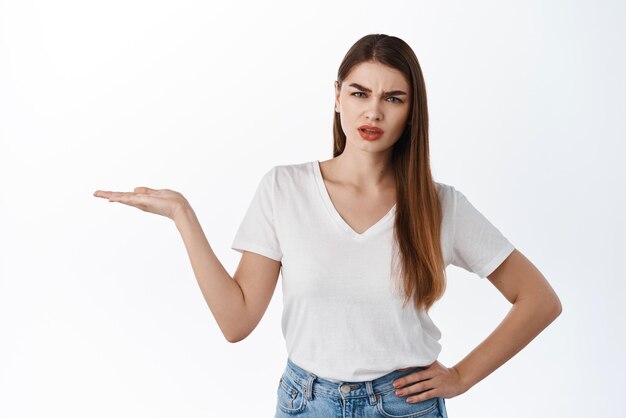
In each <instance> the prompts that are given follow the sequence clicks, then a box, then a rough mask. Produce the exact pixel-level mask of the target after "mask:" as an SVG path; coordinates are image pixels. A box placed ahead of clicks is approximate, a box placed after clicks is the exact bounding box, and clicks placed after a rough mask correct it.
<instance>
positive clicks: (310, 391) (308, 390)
mask: <svg viewBox="0 0 626 418" xmlns="http://www.w3.org/2000/svg"><path fill="white" fill-rule="evenodd" d="M316 378H317V376H316V375H314V374H313V373H309V377H308V378H307V381H306V388H305V389H304V393H305V395H306V398H307V399H308V400H309V401H310V400H312V399H313V381H314V380H315V379H316Z"/></svg>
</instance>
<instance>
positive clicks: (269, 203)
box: [231, 167, 283, 261]
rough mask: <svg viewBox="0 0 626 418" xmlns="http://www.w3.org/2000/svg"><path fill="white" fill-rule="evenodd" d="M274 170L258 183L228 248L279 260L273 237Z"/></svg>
mask: <svg viewBox="0 0 626 418" xmlns="http://www.w3.org/2000/svg"><path fill="white" fill-rule="evenodd" d="M275 182H276V167H272V169H270V170H269V171H268V172H266V173H265V174H264V175H263V177H262V178H261V181H260V182H259V184H258V186H257V189H256V192H255V193H254V196H253V197H252V202H251V203H250V205H249V207H248V210H247V211H246V214H245V215H244V218H243V221H242V222H241V224H240V225H239V228H238V229H237V232H236V234H235V238H234V240H233V242H232V245H231V248H232V249H233V250H235V251H238V252H240V253H242V254H243V251H244V250H246V251H250V252H254V253H257V254H261V255H264V256H265V257H269V258H271V259H273V260H276V261H281V259H282V256H283V254H282V251H281V249H280V245H279V242H278V236H277V234H276V227H275V218H274V200H275V199H274V198H275V195H274V191H275V190H276V188H275Z"/></svg>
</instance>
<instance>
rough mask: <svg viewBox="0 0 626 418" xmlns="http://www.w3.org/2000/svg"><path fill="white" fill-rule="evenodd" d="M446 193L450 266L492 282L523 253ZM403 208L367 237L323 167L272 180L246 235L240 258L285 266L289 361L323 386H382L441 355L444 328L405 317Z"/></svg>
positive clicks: (284, 171)
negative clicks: (400, 244)
mask: <svg viewBox="0 0 626 418" xmlns="http://www.w3.org/2000/svg"><path fill="white" fill-rule="evenodd" d="M436 185H437V193H438V195H439V198H440V201H441V202H442V211H443V220H442V233H441V245H442V250H443V256H444V260H445V266H446V267H447V266H448V265H449V264H453V265H456V266H459V267H461V268H463V269H465V270H467V271H470V272H474V273H476V274H477V275H478V276H479V277H481V278H484V277H486V276H488V275H489V274H491V272H493V271H494V270H495V269H496V267H498V266H499V265H500V264H501V263H502V262H503V261H504V260H505V259H506V257H507V256H508V255H509V254H510V253H511V252H512V251H513V250H514V249H515V247H514V246H513V244H511V242H509V240H508V239H507V238H505V237H504V236H503V235H502V233H501V232H500V231H499V230H498V229H497V228H496V227H495V226H494V225H492V224H491V223H490V222H489V221H488V220H487V219H486V218H485V217H484V216H483V215H482V214H481V213H480V212H479V211H478V210H477V209H476V208H475V207H474V206H473V205H472V204H471V203H470V202H469V201H468V200H467V198H466V197H465V196H464V195H463V194H462V193H461V192H459V191H458V190H456V189H455V188H454V187H453V186H450V185H447V184H443V183H438V182H436ZM395 209H396V207H395V206H394V207H393V208H392V209H391V210H390V211H389V212H388V213H387V214H386V215H385V216H383V217H382V218H381V219H380V220H379V221H378V222H377V223H376V224H374V225H373V226H371V227H370V228H369V229H367V230H366V231H365V232H363V233H362V234H359V233H357V232H356V231H354V230H353V229H352V228H351V227H350V226H349V225H348V224H347V223H346V222H345V221H344V220H343V218H342V217H341V216H340V215H339V213H338V212H337V210H336V209H335V207H334V206H333V204H332V201H331V199H330V195H329V194H328V191H327V189H326V186H325V185H324V181H323V178H322V174H321V170H320V166H319V161H318V160H315V161H311V162H306V163H301V164H293V165H279V166H274V167H272V168H271V169H270V170H269V171H267V172H266V173H265V174H264V175H263V177H262V179H261V181H260V183H259V185H258V188H257V190H256V192H255V194H254V197H253V199H252V202H251V204H250V206H249V208H248V210H247V212H246V214H245V216H244V219H243V221H242V223H241V225H240V226H239V229H238V230H237V233H236V235H235V238H234V241H233V243H232V245H231V248H232V249H234V250H236V251H239V252H241V253H243V250H246V251H251V252H255V253H258V254H261V255H264V256H266V257H269V258H271V259H274V260H277V261H281V262H282V266H281V275H282V291H283V313H282V319H281V326H282V332H283V336H284V337H285V341H286V348H287V353H288V355H289V357H290V358H291V360H292V361H293V362H295V363H296V364H297V365H299V366H300V367H302V368H304V369H305V370H309V371H311V372H313V373H314V374H316V375H317V376H318V377H321V378H323V379H328V380H333V381H353V382H358V381H366V380H373V379H376V378H378V377H380V376H383V375H385V374H387V373H390V372H392V371H394V370H396V369H400V368H404V367H412V366H425V365H429V364H431V363H433V362H434V361H435V360H436V359H437V357H438V355H439V352H440V351H441V345H440V344H439V342H438V340H439V339H440V338H441V332H440V331H439V329H438V328H437V327H436V326H435V324H434V323H433V322H432V321H431V319H430V317H429V316H428V314H426V313H425V311H422V312H416V311H415V308H414V307H413V304H412V301H409V303H408V304H407V306H406V307H405V308H404V309H403V308H402V301H403V298H402V297H403V294H402V292H401V290H400V289H401V286H400V285H399V284H398V285H396V286H394V285H393V283H400V281H399V279H398V278H397V277H398V276H397V275H394V271H398V270H397V269H395V268H393V267H392V261H393V263H398V261H395V260H399V258H397V256H395V257H393V260H392V253H393V252H394V251H396V252H397V251H398V250H397V249H396V248H397V246H395V245H394V244H395V240H394V239H393V226H394V216H395ZM394 265H395V266H396V267H397V266H398V264H394ZM394 277H395V278H396V279H395V280H396V281H394V280H392V278H394Z"/></svg>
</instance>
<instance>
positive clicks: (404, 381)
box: [393, 369, 436, 388]
mask: <svg viewBox="0 0 626 418" xmlns="http://www.w3.org/2000/svg"><path fill="white" fill-rule="evenodd" d="M435 374H436V373H435V372H434V371H433V370H432V369H423V370H419V371H417V372H413V373H409V374H407V375H405V376H402V377H400V378H399V379H396V380H394V381H393V387H395V388H401V387H404V386H406V385H409V384H411V383H414V382H419V381H422V380H426V379H430V378H431V377H433V376H435Z"/></svg>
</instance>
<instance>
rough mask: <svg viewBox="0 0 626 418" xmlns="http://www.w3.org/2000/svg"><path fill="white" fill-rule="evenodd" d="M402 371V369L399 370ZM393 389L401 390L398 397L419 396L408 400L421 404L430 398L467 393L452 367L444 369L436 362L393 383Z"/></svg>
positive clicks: (457, 373) (450, 396) (458, 375)
mask: <svg viewBox="0 0 626 418" xmlns="http://www.w3.org/2000/svg"><path fill="white" fill-rule="evenodd" d="M399 370H403V369H399ZM393 385H394V387H396V388H397V389H398V390H400V388H402V389H401V392H400V393H397V391H396V393H397V395H398V396H406V395H411V394H414V393H419V392H422V393H420V394H419V395H415V396H410V397H409V398H407V401H408V400H413V401H414V402H422V401H425V400H427V399H430V398H436V397H441V398H453V397H455V396H457V395H460V394H462V393H464V392H466V391H467V388H465V385H464V384H463V383H462V382H461V375H460V374H459V372H458V371H457V369H455V368H454V367H450V368H448V367H445V366H444V365H443V364H441V363H440V362H438V361H435V362H434V363H433V364H431V365H430V366H427V367H426V368H425V369H423V370H419V371H416V372H413V373H409V374H407V375H406V376H402V377H401V378H399V379H396V380H394V381H393Z"/></svg>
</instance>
